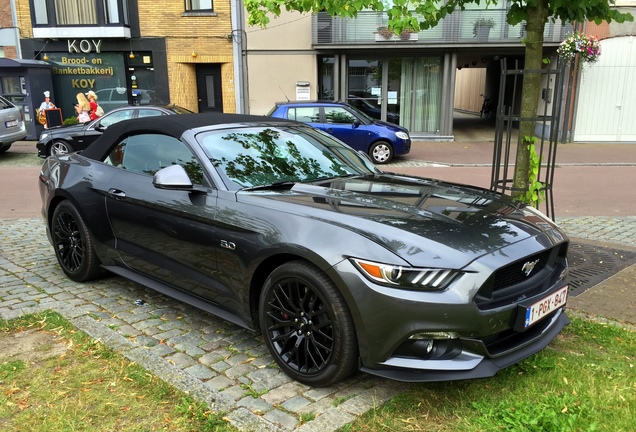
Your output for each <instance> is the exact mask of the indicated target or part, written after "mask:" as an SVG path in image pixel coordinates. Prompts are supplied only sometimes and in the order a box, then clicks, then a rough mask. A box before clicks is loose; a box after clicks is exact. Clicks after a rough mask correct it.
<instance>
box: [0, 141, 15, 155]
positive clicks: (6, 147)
mask: <svg viewBox="0 0 636 432" xmlns="http://www.w3.org/2000/svg"><path fill="white" fill-rule="evenodd" d="M12 144H13V143H11V144H7V145H5V146H4V147H0V153H4V152H6V151H7V150H9V149H10V148H11V145H12Z"/></svg>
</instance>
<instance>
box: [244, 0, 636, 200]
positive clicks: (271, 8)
mask: <svg viewBox="0 0 636 432" xmlns="http://www.w3.org/2000/svg"><path fill="white" fill-rule="evenodd" d="M244 1H245V7H246V9H247V12H248V23H249V24H250V25H257V26H262V27H265V26H266V25H267V24H268V23H269V15H274V16H279V15H280V13H281V11H282V10H287V11H297V12H308V13H317V12H327V13H328V14H329V15H332V16H340V17H348V18H355V17H356V16H357V14H358V12H359V11H362V10H373V11H386V14H387V16H388V24H389V30H391V31H393V32H394V33H395V34H400V33H401V32H402V31H403V30H405V29H412V30H426V29H428V28H431V27H434V26H436V25H437V24H438V23H439V21H440V20H441V19H442V18H444V17H445V16H446V15H448V14H450V13H452V12H453V11H455V10H457V9H461V10H463V9H464V7H465V5H467V4H471V3H474V4H485V5H487V6H491V5H493V6H494V5H497V3H498V1H499V2H501V3H506V2H504V1H503V0H392V1H391V2H390V3H387V4H385V3H384V2H383V1H381V0H244ZM613 3H614V0H511V1H510V9H509V11H508V15H507V21H508V23H509V24H511V25H516V24H519V23H521V22H522V21H525V22H526V31H527V35H526V44H525V62H524V68H525V69H526V70H527V71H532V70H535V71H536V70H541V68H542V66H543V62H542V60H543V33H544V29H545V24H546V23H547V22H548V20H563V21H568V22H575V21H578V22H584V21H585V20H590V21H594V22H595V23H597V24H600V23H601V22H602V21H604V20H605V21H608V22H611V21H617V22H624V21H633V20H634V18H633V16H632V15H631V14H629V13H621V12H619V11H618V10H617V9H614V8H613ZM416 15H418V16H421V17H422V18H421V19H418V18H417V17H416ZM540 85H541V76H540V74H539V73H530V74H528V75H527V76H526V78H525V79H524V81H523V98H522V102H521V117H522V118H532V117H535V116H536V111H537V103H538V101H539V96H540V94H541V87H540ZM519 129H520V130H519V135H520V136H531V135H534V123H532V122H529V121H524V122H521V124H520V128H519ZM530 162H531V161H530V153H529V150H528V147H527V146H523V145H521V146H518V149H517V157H516V163H515V174H514V183H513V189H514V190H515V193H514V195H517V196H518V195H523V194H524V192H523V191H527V190H528V188H529V186H530V185H529V184H528V178H529V170H530Z"/></svg>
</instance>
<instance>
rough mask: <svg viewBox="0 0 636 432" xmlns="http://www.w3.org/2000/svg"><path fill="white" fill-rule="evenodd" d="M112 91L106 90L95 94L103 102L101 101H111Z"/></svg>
mask: <svg viewBox="0 0 636 432" xmlns="http://www.w3.org/2000/svg"><path fill="white" fill-rule="evenodd" d="M111 91H112V90H110V89H106V90H97V91H96V92H95V94H96V95H97V100H101V101H109V100H110V92H111Z"/></svg>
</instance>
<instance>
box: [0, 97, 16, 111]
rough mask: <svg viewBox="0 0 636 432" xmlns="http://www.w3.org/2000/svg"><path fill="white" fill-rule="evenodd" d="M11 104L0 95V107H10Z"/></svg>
mask: <svg viewBox="0 0 636 432" xmlns="http://www.w3.org/2000/svg"><path fill="white" fill-rule="evenodd" d="M12 107H13V104H12V103H11V102H9V101H8V100H6V99H5V98H3V97H0V109H5V108H12Z"/></svg>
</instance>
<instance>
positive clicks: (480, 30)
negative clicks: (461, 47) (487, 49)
mask: <svg viewBox="0 0 636 432" xmlns="http://www.w3.org/2000/svg"><path fill="white" fill-rule="evenodd" d="M494 26H495V20H494V19H492V18H478V19H477V21H475V23H474V25H473V35H474V36H475V37H476V38H477V40H480V41H486V40H488V36H489V35H490V29H491V28H493V27H494Z"/></svg>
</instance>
